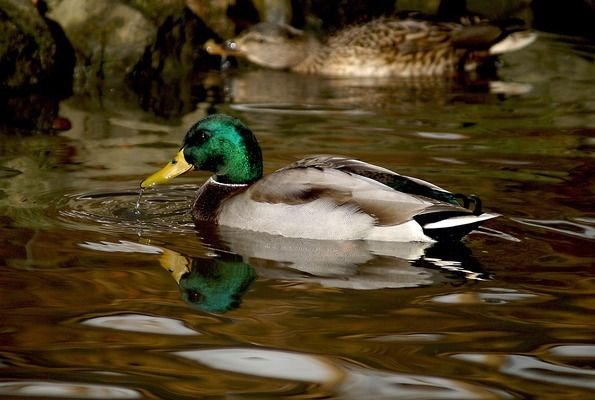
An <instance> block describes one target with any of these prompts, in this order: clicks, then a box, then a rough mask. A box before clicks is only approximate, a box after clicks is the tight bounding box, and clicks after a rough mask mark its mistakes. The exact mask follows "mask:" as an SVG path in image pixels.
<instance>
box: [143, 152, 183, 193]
mask: <svg viewBox="0 0 595 400" xmlns="http://www.w3.org/2000/svg"><path fill="white" fill-rule="evenodd" d="M192 168H194V167H193V166H192V165H191V164H188V163H187V162H186V159H185V158H184V149H182V150H180V151H179V152H178V154H176V156H175V157H174V159H173V160H171V161H170V162H169V163H167V165H166V166H165V167H163V168H161V169H160V170H159V171H157V172H155V173H154V174H153V175H151V176H149V177H148V178H147V179H145V180H144V181H142V182H141V184H140V187H141V188H143V189H145V188H148V187H150V186H154V185H160V184H162V183H165V182H167V181H169V180H171V179H173V178H175V177H176V176H178V175H182V174H183V173H184V172H188V171H190V170H191V169H192Z"/></svg>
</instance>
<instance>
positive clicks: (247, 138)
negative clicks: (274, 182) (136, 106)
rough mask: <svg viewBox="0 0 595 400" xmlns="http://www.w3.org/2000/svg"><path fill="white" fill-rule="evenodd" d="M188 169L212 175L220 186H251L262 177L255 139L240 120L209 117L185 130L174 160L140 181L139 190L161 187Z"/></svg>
mask: <svg viewBox="0 0 595 400" xmlns="http://www.w3.org/2000/svg"><path fill="white" fill-rule="evenodd" d="M192 169H195V170H203V171H211V172H214V173H215V175H216V176H215V179H216V180H217V181H218V182H221V183H233V184H246V183H251V182H254V181H255V180H257V179H259V178H260V177H262V153H261V151H260V147H259V146H258V142H257V141H256V137H255V136H254V134H253V133H252V131H251V130H250V129H248V128H247V127H246V126H245V125H244V124H243V123H242V122H241V121H240V120H238V119H236V118H234V117H231V116H229V115H225V114H214V115H210V116H208V117H206V118H203V119H201V120H200V121H198V122H197V123H196V124H194V125H193V126H192V127H191V128H190V129H189V130H188V133H186V136H185V137H184V141H183V142H182V147H181V148H180V150H179V151H178V153H177V154H176V156H175V157H174V159H173V160H171V161H170V162H169V163H168V164H167V165H165V166H164V167H163V168H162V169H161V170H159V171H157V172H155V173H154V174H153V175H151V176H149V177H148V178H146V179H145V180H144V181H142V182H141V188H147V187H150V186H154V185H157V184H161V183H165V182H167V181H169V180H171V179H173V178H175V177H176V176H179V175H181V174H183V173H185V172H187V171H190V170H192Z"/></svg>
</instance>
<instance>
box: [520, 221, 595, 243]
mask: <svg viewBox="0 0 595 400" xmlns="http://www.w3.org/2000/svg"><path fill="white" fill-rule="evenodd" d="M575 220H576V221H579V222H581V223H579V222H572V221H566V220H563V219H550V220H547V219H530V218H513V221H516V222H519V223H521V224H524V225H529V226H533V227H537V228H543V229H547V230H549V231H553V232H557V233H561V234H563V235H569V236H575V237H581V238H585V239H595V226H592V225H591V224H592V222H590V221H589V219H587V218H576V219H575Z"/></svg>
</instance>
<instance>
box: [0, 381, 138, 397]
mask: <svg viewBox="0 0 595 400" xmlns="http://www.w3.org/2000/svg"><path fill="white" fill-rule="evenodd" d="M0 394H2V395H7V396H23V397H25V396H26V397H41V398H47V397H53V398H77V399H138V398H141V394H140V393H139V392H137V391H136V390H132V389H126V388H121V387H117V386H108V385H95V384H88V383H66V382H46V381H30V382H27V381H23V382H19V381H17V382H0Z"/></svg>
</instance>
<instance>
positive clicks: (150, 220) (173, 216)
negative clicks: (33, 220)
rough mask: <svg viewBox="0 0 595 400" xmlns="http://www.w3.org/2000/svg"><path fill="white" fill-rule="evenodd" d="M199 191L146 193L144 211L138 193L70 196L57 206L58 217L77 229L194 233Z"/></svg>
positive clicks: (190, 188)
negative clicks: (193, 214) (193, 209)
mask: <svg viewBox="0 0 595 400" xmlns="http://www.w3.org/2000/svg"><path fill="white" fill-rule="evenodd" d="M195 189H196V188H195V187H194V186H189V187H179V186H178V187H174V188H167V189H160V190H158V191H157V190H152V191H145V192H144V193H143V196H142V200H141V202H140V209H139V210H137V209H136V208H135V205H136V201H137V199H138V195H139V193H138V191H134V190H121V191H93V192H85V193H76V194H68V195H66V196H64V197H63V198H62V199H61V200H60V201H59V202H58V204H57V205H56V215H55V216H54V217H56V218H57V219H58V220H59V221H61V222H62V223H65V224H66V225H68V226H74V227H75V228H77V229H85V228H87V229H88V228H89V226H90V227H93V229H96V228H100V229H103V230H107V231H109V232H114V231H116V232H130V231H133V232H138V231H143V230H148V231H154V232H172V231H174V232H191V231H192V230H193V229H194V225H193V224H192V221H191V219H190V217H189V214H188V210H189V209H190V207H191V204H192V201H193V199H194V196H195Z"/></svg>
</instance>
